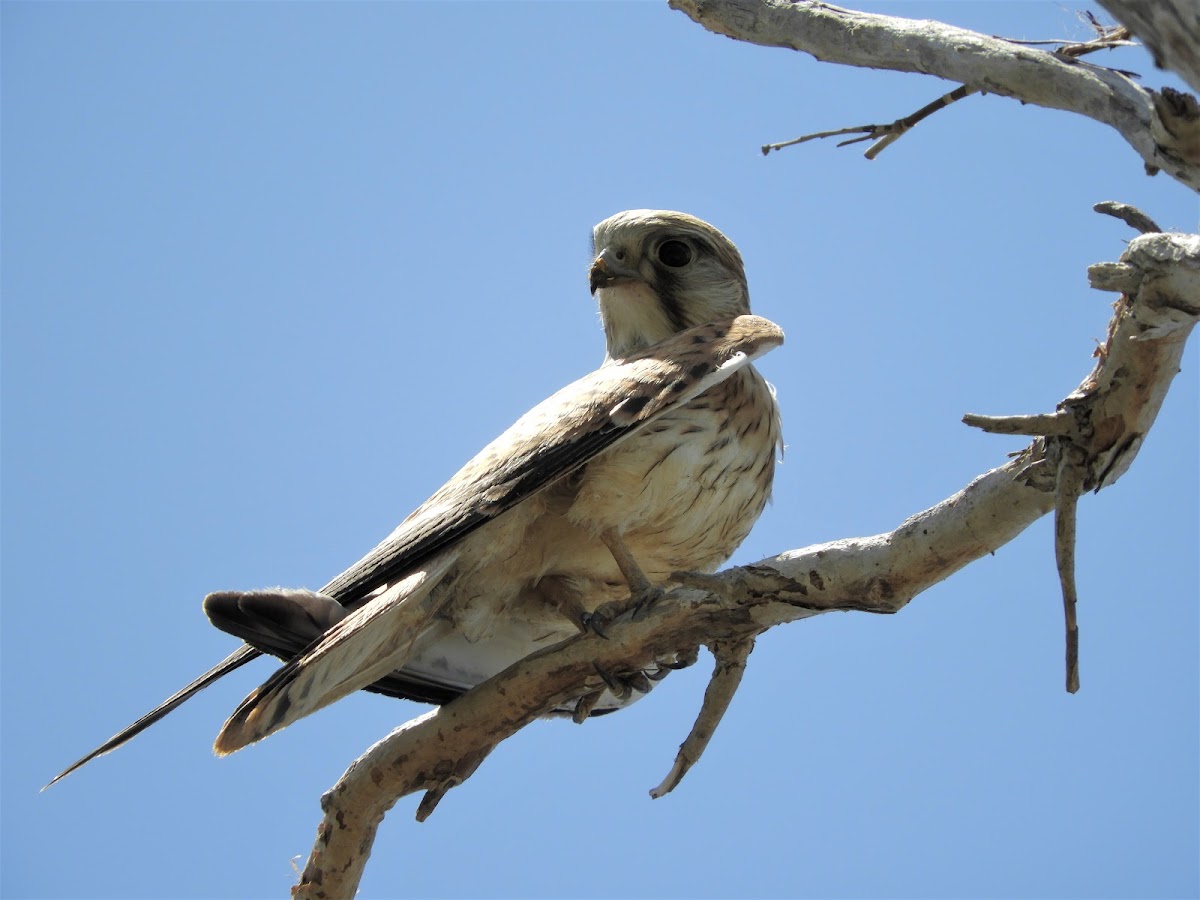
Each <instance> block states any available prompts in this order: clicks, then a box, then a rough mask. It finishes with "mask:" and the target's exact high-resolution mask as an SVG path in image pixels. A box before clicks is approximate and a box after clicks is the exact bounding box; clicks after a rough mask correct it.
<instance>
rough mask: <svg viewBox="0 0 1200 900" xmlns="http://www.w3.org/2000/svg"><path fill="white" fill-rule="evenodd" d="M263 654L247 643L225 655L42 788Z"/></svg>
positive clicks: (131, 735) (130, 736) (128, 737)
mask: <svg viewBox="0 0 1200 900" xmlns="http://www.w3.org/2000/svg"><path fill="white" fill-rule="evenodd" d="M261 655H262V654H261V652H260V651H258V650H256V649H254V648H253V647H247V646H245V645H243V646H241V647H239V648H238V649H237V650H235V651H234V652H233V653H231V654H230V655H229V656H227V657H225V659H223V660H221V662H219V663H217V664H216V665H215V666H213V667H212V668H211V669H209V670H208V671H207V672H205V673H204V674H203V675H201V676H200V677H199V678H197V679H196V680H195V681H193V682H192V683H191V684H189V685H187V686H186V687H184V688H182V689H180V690H178V691H176V692H175V693H174V694H172V695H171V696H170V697H168V698H167V699H166V700H164V701H163V702H162V703H160V704H159V705H158V706H156V707H154V709H152V710H150V712H148V713H146V714H145V715H144V716H142V717H141V718H140V719H138V720H137V721H136V722H134V723H133V724H132V725H130V726H129V727H128V728H124V729H122V730H121V731H118V732H117V733H116V734H114V735H113V736H112V737H110V738H109V739H108V740H107V741H105V742H104V743H103V744H101V745H100V746H99V747H97V748H96V749H95V750H93V751H92V752H91V753H89V754H87V756H84V757H82V758H81V759H78V760H76V761H75V762H73V763H71V765H69V766H67V768H65V769H63V770H62V771H61V772H59V773H58V774H57V775H55V776H54V778H53V779H51V781H50V782H49V784H47V785H46V787H44V788H42V790H43V791H44V790H45V789H46V788H48V787H50V785H52V784H54V783H55V782H56V781H61V780H62V779H63V778H66V777H67V776H68V775H70V774H71V773H72V772H74V771H75V770H76V769H78V768H79V767H81V766H83V765H86V764H87V763H89V762H91V761H92V760H93V759H95V758H96V757H97V756H103V755H104V754H105V753H108V752H110V751H112V750H116V749H117V748H118V747H120V746H121V745H122V744H124V743H126V742H127V741H129V740H130V739H132V738H134V737H137V735H139V734H141V733H142V732H143V731H145V730H146V729H147V728H149V727H150V726H151V725H153V724H154V723H155V722H157V721H158V720H159V719H161V718H162V717H163V716H165V715H166V714H167V713H169V712H171V711H172V710H174V709H175V708H176V707H177V706H179V705H180V704H181V703H183V702H184V701H185V700H188V699H189V698H191V697H192V696H194V695H195V694H198V693H199V692H200V691H202V690H204V689H205V688H206V687H208V686H209V685H210V684H212V683H213V682H214V681H216V680H218V679H219V678H223V677H224V676H226V675H228V674H229V673H230V672H232V671H233V670H234V669H238V668H240V667H242V666H244V665H245V664H246V663H248V662H250V660H252V659H256V658H257V657H259V656H261Z"/></svg>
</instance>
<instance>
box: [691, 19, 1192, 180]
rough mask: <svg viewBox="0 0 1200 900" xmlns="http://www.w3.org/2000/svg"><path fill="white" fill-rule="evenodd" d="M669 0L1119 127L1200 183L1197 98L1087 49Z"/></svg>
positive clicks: (823, 54) (1175, 172) (1155, 159)
mask: <svg viewBox="0 0 1200 900" xmlns="http://www.w3.org/2000/svg"><path fill="white" fill-rule="evenodd" d="M669 2H670V5H671V6H672V7H673V8H674V9H678V10H681V11H683V12H684V13H686V14H687V15H688V16H690V17H691V18H692V19H693V20H694V21H695V22H697V23H698V24H700V25H703V26H704V27H705V28H707V29H708V30H709V31H712V32H715V33H717V34H723V35H726V36H728V37H731V38H734V39H736V40H740V41H747V42H749V43H752V44H759V45H762V46H764V47H784V48H787V49H791V50H799V51H801V52H803V53H808V54H810V55H812V56H814V57H815V58H817V59H819V60H822V61H824V62H833V63H841V64H843V65H849V66H860V67H866V68H872V69H890V70H893V71H897V72H919V73H922V74H926V75H936V76H938V77H939V78H944V79H946V80H948V81H953V82H957V83H958V84H961V85H963V86H965V87H967V88H969V89H970V90H971V91H979V92H982V93H987V94H1000V95H1001V96H1005V97H1012V98H1014V99H1016V100H1020V101H1021V102H1023V103H1032V104H1035V105H1037V106H1044V107H1046V108H1047V109H1061V110H1065V111H1067V112H1073V113H1078V114H1079V115H1083V116H1087V117H1088V118H1090V119H1094V120H1096V121H1097V122H1102V123H1103V124H1105V125H1109V126H1111V127H1112V128H1115V129H1116V130H1117V132H1119V133H1120V135H1121V136H1122V137H1123V138H1125V140H1126V141H1127V142H1128V143H1129V145H1130V146H1132V147H1133V148H1134V150H1136V151H1137V153H1138V154H1139V155H1140V156H1141V157H1142V159H1143V161H1144V163H1145V165H1146V168H1147V171H1149V172H1151V173H1153V172H1158V171H1160V170H1161V171H1164V172H1167V173H1168V174H1170V175H1171V176H1172V177H1173V178H1175V179H1177V180H1179V181H1180V182H1182V183H1183V184H1186V185H1187V186H1188V187H1190V188H1192V189H1193V190H1200V152H1197V151H1198V149H1200V112H1198V111H1197V110H1196V109H1195V108H1194V107H1195V100H1194V98H1191V97H1190V95H1187V94H1182V93H1181V92H1178V91H1172V90H1170V89H1166V90H1164V91H1162V92H1161V93H1158V92H1155V91H1151V90H1146V89H1145V88H1142V87H1140V86H1139V85H1138V84H1136V83H1135V82H1134V81H1132V80H1131V79H1130V78H1129V77H1128V75H1126V74H1125V73H1122V72H1118V71H1115V70H1113V69H1106V68H1103V67H1101V66H1095V65H1091V64H1089V63H1086V62H1084V61H1082V60H1080V59H1078V58H1077V56H1078V54H1067V53H1062V52H1053V51H1047V50H1040V49H1037V48H1036V47H1031V46H1028V45H1023V44H1019V43H1016V42H1014V41H1008V40H1004V39H1003V38H995V37H989V36H987V35H984V34H979V33H977V32H974V31H969V30H967V29H965V28H955V27H953V26H951V25H946V24H943V23H941V22H933V21H918V20H915V19H902V18H897V17H895V16H881V15H875V14H872V13H865V12H858V11H855V10H848V9H841V8H839V7H836V6H830V5H829V4H826V3H820V2H816V0H669ZM1089 43H1090V42H1089ZM1074 46H1084V47H1086V46H1088V44H1083V45H1074ZM1185 98H1186V99H1185ZM1188 100H1190V101H1191V104H1190V105H1189V104H1188V102H1187V101H1188ZM943 105H944V104H943ZM939 108H940V107H939ZM909 118H911V117H909ZM905 121H906V120H905V119H900V120H898V122H900V123H903V122H905ZM894 124H896V123H893V125H894ZM867 127H868V128H871V129H883V130H884V131H881V132H879V135H876V134H875V133H871V134H868V137H873V136H880V135H883V134H884V132H885V131H886V129H887V128H888V126H867ZM860 130H861V129H860ZM900 133H903V131H901V132H900ZM897 136H899V135H897ZM894 139H895V138H894V137H893V138H892V140H894ZM879 149H882V148H879ZM876 152H878V151H876Z"/></svg>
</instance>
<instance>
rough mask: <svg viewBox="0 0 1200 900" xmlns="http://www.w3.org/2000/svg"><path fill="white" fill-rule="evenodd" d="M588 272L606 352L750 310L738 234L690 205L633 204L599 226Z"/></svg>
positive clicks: (620, 352)
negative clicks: (689, 210) (690, 211)
mask: <svg viewBox="0 0 1200 900" xmlns="http://www.w3.org/2000/svg"><path fill="white" fill-rule="evenodd" d="M592 250H593V259H592V267H591V270H590V271H589V273H588V277H589V282H590V285H591V289H592V294H593V295H595V297H596V299H597V300H598V301H599V303H600V317H601V319H602V320H603V322H604V336H605V339H606V341H607V344H608V357H609V358H610V359H620V358H622V357H624V356H627V355H629V354H630V353H632V352H634V351H636V350H640V349H641V348H643V347H649V346H650V345H651V344H657V343H658V342H659V341H661V340H664V339H665V338H667V337H670V336H671V335H672V334H675V333H676V332H679V331H683V330H684V329H685V328H690V327H691V326H693V325H703V324H705V323H707V322H715V321H718V320H720V319H728V318H732V317H734V316H738V315H742V314H744V313H748V312H750V293H749V290H748V289H747V286H746V273H745V270H744V268H743V266H742V257H741V254H739V253H738V250H737V247H735V246H734V245H733V242H732V241H730V240H729V238H727V237H725V235H723V234H721V232H719V231H717V229H715V228H713V227H712V226H711V225H709V224H708V223H707V222H702V221H701V220H700V219H697V218H696V217H695V216H689V215H687V214H686V213H681V212H671V211H669V210H661V209H633V210H628V211H626V212H621V213H617V214H616V215H615V216H612V217H610V218H607V219H605V220H604V221H603V222H601V223H600V224H599V225H597V226H596V228H595V231H594V232H593V235H592Z"/></svg>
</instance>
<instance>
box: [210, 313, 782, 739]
mask: <svg viewBox="0 0 1200 900" xmlns="http://www.w3.org/2000/svg"><path fill="white" fill-rule="evenodd" d="M781 343H783V332H782V330H780V328H779V327H778V326H777V325H775V324H774V323H772V322H770V321H768V320H767V319H763V318H761V317H759V316H750V315H746V316H738V317H736V318H734V319H730V320H727V321H723V322H716V323H712V324H708V325H699V326H696V327H694V328H689V329H687V330H686V331H682V332H680V333H678V334H676V335H673V336H672V337H670V338H668V339H667V340H665V341H662V342H660V343H658V344H655V345H654V346H653V347H649V348H647V349H645V350H643V351H640V352H639V353H636V354H633V355H631V356H629V357H626V358H625V359H623V360H619V361H617V362H615V363H613V364H611V365H607V366H604V367H602V368H600V369H597V370H596V371H595V372H592V373H591V374H589V375H586V376H585V377H583V378H581V379H579V380H578V381H576V382H574V383H573V384H570V385H568V386H567V387H565V388H563V389H562V390H560V391H558V392H557V393H556V394H554V395H553V396H551V397H549V398H548V399H546V400H545V401H543V402H542V403H540V404H538V405H537V406H535V407H534V408H533V409H531V410H530V411H529V412H527V413H526V414H525V415H523V416H522V417H521V418H520V419H518V420H517V422H516V423H515V424H513V426H512V427H511V428H509V429H508V430H507V431H505V432H504V433H503V434H502V435H500V437H498V438H497V439H496V440H494V441H493V442H492V443H490V444H488V446H486V447H485V448H484V449H483V450H482V451H480V453H479V454H478V455H476V456H475V457H474V458H473V459H472V460H471V461H470V462H468V463H467V464H466V465H465V466H464V467H463V468H462V469H461V470H459V472H458V473H457V474H456V475H455V476H454V477H453V478H451V479H450V481H449V482H447V483H446V485H445V486H443V487H442V488H441V489H440V490H438V491H437V493H435V494H434V495H433V496H432V497H430V498H429V500H428V501H426V502H425V503H424V504H422V505H421V507H419V508H418V509H417V510H416V512H414V513H413V514H412V515H411V516H409V517H408V518H407V519H406V520H405V521H404V522H403V523H401V525H400V526H399V527H398V528H397V529H396V530H395V531H394V532H393V533H392V534H391V535H389V536H388V537H387V538H386V539H385V540H384V541H383V542H382V543H381V544H379V546H377V547H376V548H375V549H374V550H372V551H371V552H370V553H368V554H367V555H366V556H365V557H363V559H361V560H360V561H359V562H358V563H356V564H355V565H353V566H352V567H350V568H349V569H347V570H346V571H345V572H343V573H342V574H341V575H339V576H338V577H337V578H335V579H334V580H333V581H331V582H330V583H329V584H328V585H326V587H325V588H324V589H323V590H322V593H324V594H327V595H329V596H332V597H335V598H337V599H339V600H342V601H343V602H344V600H345V599H353V598H358V597H363V596H365V595H367V594H370V593H371V592H372V591H376V590H378V589H380V588H382V587H384V586H386V589H385V590H383V591H382V593H380V594H379V595H378V596H375V597H372V598H371V599H369V600H368V601H367V602H365V603H364V604H363V605H362V606H360V607H359V608H357V609H356V610H355V611H354V612H352V613H351V614H350V615H349V616H347V617H346V618H345V619H343V620H341V621H340V622H338V623H337V624H336V625H334V626H333V627H332V628H330V629H329V630H328V631H327V632H326V633H325V634H324V635H323V636H322V637H321V638H320V639H319V640H317V641H316V642H315V643H314V644H313V645H312V646H310V647H309V648H308V649H307V650H305V652H304V653H302V654H300V655H299V656H297V657H296V658H295V659H293V660H292V661H291V662H289V663H287V664H286V665H284V666H283V667H282V668H280V669H279V670H278V671H276V672H275V674H274V675H273V676H271V678H270V679H268V680H267V681H266V682H265V683H264V684H263V685H262V686H261V687H260V688H258V689H257V690H256V691H254V692H253V693H252V694H250V696H248V697H247V698H246V699H245V700H244V701H243V702H242V703H241V705H240V706H238V708H237V709H236V710H235V711H234V713H233V715H232V716H231V717H230V718H229V721H227V722H226V723H225V726H224V728H222V730H221V733H220V734H219V735H218V737H217V741H216V745H215V747H216V750H217V752H218V753H221V754H225V753H232V752H233V751H235V750H238V749H240V748H241V747H244V746H246V745H247V744H250V743H253V742H254V741H257V740H260V739H262V738H264V737H266V736H267V735H268V734H271V733H272V732H274V731H277V730H279V729H280V728H283V727H285V726H286V725H288V724H290V723H292V722H294V721H296V720H297V719H300V718H302V717H303V716H306V715H308V714H309V713H311V712H314V711H316V710H317V709H320V708H321V707H322V706H325V705H327V704H329V703H332V702H333V701H334V700H337V699H339V698H340V697H343V696H345V695H346V694H349V693H351V692H353V691H355V690H358V689H359V688H363V687H366V686H368V685H370V684H371V683H372V682H373V681H375V680H376V679H378V678H381V677H383V676H385V675H386V674H388V673H389V672H391V671H392V670H393V669H395V668H398V667H399V665H400V664H401V663H402V662H403V658H404V656H405V654H406V652H407V650H408V648H410V647H411V644H412V642H413V640H415V638H416V636H417V634H418V633H419V630H420V628H422V627H424V625H425V624H426V623H428V621H429V620H430V618H431V617H432V616H433V614H434V613H435V612H436V605H435V603H434V601H433V600H432V598H431V591H432V588H433V587H434V586H435V585H436V583H437V581H438V579H440V578H441V577H442V575H443V574H445V572H446V571H448V570H449V569H450V568H451V566H452V565H453V564H454V562H455V561H456V559H457V556H458V553H459V542H460V541H461V540H462V538H463V537H465V536H466V535H467V534H469V533H470V532H472V531H474V530H475V529H476V528H478V527H479V526H480V525H482V524H484V523H485V522H488V521H490V520H492V519H494V518H495V517H496V516H498V515H500V514H501V513H502V512H504V511H505V510H508V509H511V508H512V507H513V506H515V505H516V504H518V503H520V502H522V501H523V500H525V499H527V498H529V497H530V496H532V495H534V494H535V493H537V492H538V491H540V490H542V489H543V488H545V487H547V486H548V485H550V484H552V483H553V482H555V481H557V480H558V479H559V478H562V477H564V476H566V475H568V474H569V473H570V472H572V471H574V470H575V469H577V468H578V467H579V466H581V465H583V464H584V463H586V462H588V461H589V460H590V459H592V458H593V457H595V456H596V455H597V454H598V453H600V452H602V451H604V450H606V449H608V448H609V447H612V446H613V445H615V444H617V443H618V442H620V441H622V440H624V439H625V438H627V437H629V436H630V435H631V434H633V433H634V432H636V431H638V430H639V429H641V428H642V427H644V426H645V425H647V424H649V423H650V422H652V421H654V420H655V419H657V418H658V417H659V416H661V415H663V414H664V413H667V412H670V411H671V410H673V409H676V408H678V407H679V406H681V405H683V404H685V403H687V402H689V401H690V400H692V399H694V398H695V397H697V396H699V395H700V394H702V393H703V392H704V391H706V390H708V389H709V388H710V387H712V386H713V385H715V384H717V383H719V382H721V381H723V380H724V379H726V378H728V377H729V376H730V375H731V374H733V372H735V371H737V370H738V369H740V368H742V367H743V366H745V365H747V364H749V363H750V362H751V361H752V360H753V359H756V358H757V357H759V356H761V355H762V354H764V353H766V352H767V351H769V350H771V349H773V348H775V347H777V346H779V345H780V344H781Z"/></svg>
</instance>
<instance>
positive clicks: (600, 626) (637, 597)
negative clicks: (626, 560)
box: [580, 582, 666, 638]
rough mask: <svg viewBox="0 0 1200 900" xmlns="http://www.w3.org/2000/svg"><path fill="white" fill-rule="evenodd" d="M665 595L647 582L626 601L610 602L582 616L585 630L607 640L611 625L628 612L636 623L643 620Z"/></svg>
mask: <svg viewBox="0 0 1200 900" xmlns="http://www.w3.org/2000/svg"><path fill="white" fill-rule="evenodd" d="M665 594H666V592H665V591H664V590H663V589H662V588H660V587H656V586H654V585H652V584H650V583H648V582H647V583H646V584H644V585H641V586H640V587H639V589H638V590H637V591H635V592H634V593H633V594H632V595H630V597H629V598H628V599H626V600H610V601H608V602H607V603H601V604H600V605H599V606H597V607H596V608H595V609H594V610H592V611H591V612H590V613H584V614H583V615H582V616H580V622H581V624H582V626H583V630H584V632H592V633H593V634H598V635H600V637H602V638H607V637H608V626H609V625H611V624H612V623H613V622H615V621H616V620H617V619H619V618H621V616H623V615H625V614H626V613H628V612H632V613H633V615H632V616H631V618H632V619H633V620H634V621H637V620H638V619H641V618H642V617H643V616H645V615H646V614H647V613H648V612H649V611H650V610H651V609H653V608H654V605H655V604H656V603H658V601H659V600H661V599H662V598H663V596H664V595H665Z"/></svg>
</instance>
